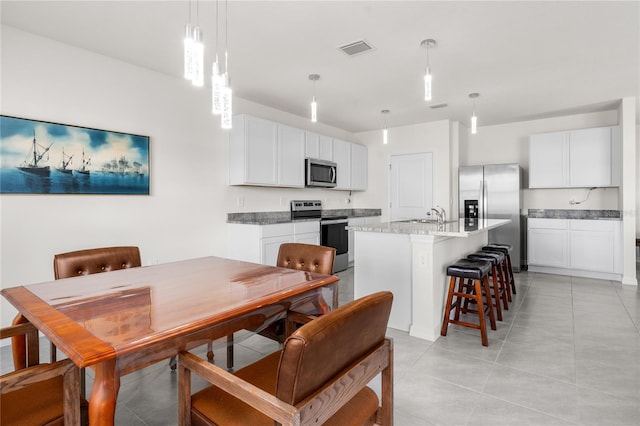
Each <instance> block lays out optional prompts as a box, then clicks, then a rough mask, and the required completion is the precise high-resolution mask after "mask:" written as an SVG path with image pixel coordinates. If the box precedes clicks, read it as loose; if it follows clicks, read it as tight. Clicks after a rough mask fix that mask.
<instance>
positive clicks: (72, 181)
mask: <svg viewBox="0 0 640 426" xmlns="http://www.w3.org/2000/svg"><path fill="white" fill-rule="evenodd" d="M0 192H1V193H3V194H11V193H12V194H137V195H148V194H149V137H148V136H139V135H132V134H128V133H119V132H112V131H106V130H97V129H90V128H87V127H80V126H72V125H67V124H59V123H50V122H46V121H37V120H30V119H26V118H18V117H10V116H6V115H0Z"/></svg>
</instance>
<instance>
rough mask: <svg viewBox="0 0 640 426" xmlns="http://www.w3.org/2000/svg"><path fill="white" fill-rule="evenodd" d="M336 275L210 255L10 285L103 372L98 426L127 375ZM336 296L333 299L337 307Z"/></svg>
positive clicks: (271, 311) (24, 309)
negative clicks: (14, 285)
mask: <svg viewBox="0 0 640 426" xmlns="http://www.w3.org/2000/svg"><path fill="white" fill-rule="evenodd" d="M338 280H339V278H338V277H337V276H335V275H323V274H317V273H311V272H305V271H298V270H293V269H285V268H278V267H273V266H267V265H259V264H254V263H248V262H242V261H236V260H230V259H225V258H220V257H204V258H198V259H190V260H184V261H178V262H172V263H165V264H159V265H152V266H146V267H141V268H131V269H123V270H118V271H112V272H108V273H102V274H93V275H86V276H80V277H73V278H67V279H61V280H56V281H51V282H46V283H40V284H32V285H26V286H19V287H12V288H5V289H3V290H2V292H1V293H2V295H3V296H4V297H5V298H6V299H7V300H8V301H9V302H10V303H11V304H12V305H13V306H15V307H16V309H17V310H18V311H19V312H20V314H22V315H23V316H24V317H25V318H26V319H27V320H28V321H30V322H31V323H32V324H34V325H35V326H36V327H37V328H38V329H39V330H40V331H41V332H42V333H43V334H44V335H45V336H47V337H48V338H49V339H50V340H51V341H52V342H53V343H54V344H55V345H56V346H57V347H58V349H60V350H61V351H62V352H64V353H65V354H66V355H67V356H68V357H69V358H70V359H71V360H72V361H73V362H74V363H75V364H76V365H77V366H78V367H89V368H92V369H93V370H94V371H95V379H94V383H93V387H92V389H91V395H90V399H89V421H90V424H91V425H113V424H114V416H115V410H116V400H117V396H118V389H119V386H120V377H121V376H123V375H125V374H128V373H131V372H133V371H136V370H139V369H141V368H144V367H146V366H148V365H150V364H152V363H155V362H158V361H160V360H163V359H166V358H169V357H171V356H175V355H176V354H178V353H179V352H180V351H182V350H189V349H191V348H194V347H196V346H199V345H201V344H204V343H206V342H209V341H211V340H215V339H218V338H220V337H223V336H226V335H228V334H230V333H233V332H234V331H238V330H241V329H252V330H253V329H259V328H260V327H261V326H262V325H263V324H265V323H268V322H269V321H270V320H272V319H274V318H281V317H283V316H284V315H286V312H287V311H288V310H289V309H295V307H296V306H301V305H303V304H307V303H309V302H314V304H315V305H316V306H327V303H326V302H324V300H323V298H322V289H323V288H324V287H331V288H333V292H334V295H336V294H337V289H336V286H337V282H338ZM336 303H337V296H335V297H334V298H333V300H332V302H331V304H332V305H333V308H335V307H336V306H335V304H336Z"/></svg>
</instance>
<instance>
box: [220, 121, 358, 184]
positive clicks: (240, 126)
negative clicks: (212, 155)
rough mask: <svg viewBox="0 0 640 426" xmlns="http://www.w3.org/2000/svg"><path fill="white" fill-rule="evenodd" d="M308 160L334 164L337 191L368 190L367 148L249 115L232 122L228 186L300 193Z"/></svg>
mask: <svg viewBox="0 0 640 426" xmlns="http://www.w3.org/2000/svg"><path fill="white" fill-rule="evenodd" d="M305 158H315V159H320V160H326V161H333V162H335V163H336V164H337V168H338V182H337V186H336V189H343V190H357V191H364V190H366V189H367V148H366V147H365V146H362V145H356V144H353V143H351V142H346V141H342V140H339V139H332V138H330V137H328V136H325V135H321V134H318V133H315V132H310V131H305V130H302V129H298V128H295V127H291V126H286V125H284V124H280V123H276V122H273V121H270V120H265V119H262V118H257V117H253V116H250V115H245V114H241V115H236V116H234V117H233V129H232V130H231V133H230V135H229V185H256V186H278V187H288V188H301V187H304V185H305V161H304V159H305Z"/></svg>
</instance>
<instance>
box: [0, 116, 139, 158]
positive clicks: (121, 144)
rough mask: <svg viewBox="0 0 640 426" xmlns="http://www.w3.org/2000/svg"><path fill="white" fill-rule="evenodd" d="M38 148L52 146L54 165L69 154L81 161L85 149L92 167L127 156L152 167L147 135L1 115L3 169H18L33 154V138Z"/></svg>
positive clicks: (0, 149) (0, 144) (0, 145)
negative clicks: (63, 154) (63, 155)
mask: <svg viewBox="0 0 640 426" xmlns="http://www.w3.org/2000/svg"><path fill="white" fill-rule="evenodd" d="M34 132H35V137H36V142H37V143H38V145H40V146H43V147H48V146H50V145H51V149H50V151H49V157H48V158H49V159H50V162H51V164H50V165H52V166H54V165H55V164H56V163H57V162H58V161H59V159H60V158H62V149H64V152H65V154H66V155H67V156H68V155H73V156H74V158H76V159H78V160H77V162H76V164H79V162H80V160H79V158H80V156H81V155H82V151H83V150H84V153H85V157H87V158H91V160H92V161H91V168H92V169H94V170H99V169H100V168H101V166H102V165H104V164H106V163H108V162H110V161H113V160H118V159H120V158H121V157H125V158H126V159H127V160H129V161H135V162H138V163H140V164H142V166H143V167H144V168H146V169H148V167H149V164H148V162H149V138H148V137H146V136H138V135H130V134H126V133H118V132H110V131H103V130H96V129H88V128H84V127H76V126H68V125H63V124H55V123H46V122H41V121H35V120H29V119H22V118H14V117H7V116H0V160H1V166H2V167H15V166H17V165H18V164H20V163H22V162H23V161H24V160H25V158H26V157H27V156H28V154H29V153H30V152H31V144H32V142H33V137H34Z"/></svg>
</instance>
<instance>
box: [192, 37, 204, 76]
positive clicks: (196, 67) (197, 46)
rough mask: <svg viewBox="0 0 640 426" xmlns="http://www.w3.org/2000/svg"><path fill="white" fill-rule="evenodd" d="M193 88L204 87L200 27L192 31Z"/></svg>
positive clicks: (202, 48) (202, 47) (202, 46)
mask: <svg viewBox="0 0 640 426" xmlns="http://www.w3.org/2000/svg"><path fill="white" fill-rule="evenodd" d="M191 82H192V83H193V85H194V86H203V85H204V45H203V44H202V31H201V30H200V27H195V28H194V29H193V77H192V79H191Z"/></svg>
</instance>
